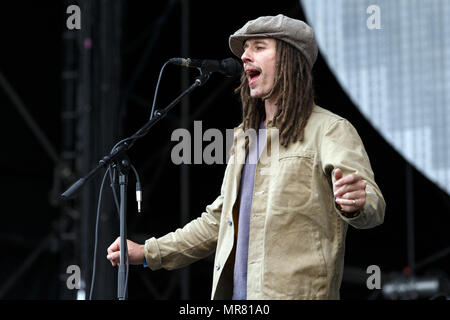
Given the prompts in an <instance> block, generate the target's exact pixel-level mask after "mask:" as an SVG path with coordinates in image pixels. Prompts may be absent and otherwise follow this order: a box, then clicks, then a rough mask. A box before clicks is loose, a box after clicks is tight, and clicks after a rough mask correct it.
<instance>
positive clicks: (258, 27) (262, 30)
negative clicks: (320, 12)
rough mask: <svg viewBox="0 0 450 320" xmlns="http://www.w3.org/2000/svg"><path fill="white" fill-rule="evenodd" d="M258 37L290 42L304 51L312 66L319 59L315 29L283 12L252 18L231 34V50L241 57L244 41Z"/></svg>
mask: <svg viewBox="0 0 450 320" xmlns="http://www.w3.org/2000/svg"><path fill="white" fill-rule="evenodd" d="M258 37H270V38H275V39H279V40H282V41H285V42H287V43H289V44H290V45H292V46H293V47H294V48H297V49H298V50H299V51H300V52H302V53H303V55H304V56H305V57H306V59H307V60H308V63H309V65H310V67H311V68H312V66H313V65H314V62H315V61H316V59H317V53H318V48H317V43H316V40H315V37H314V30H313V29H312V28H311V27H310V26H309V25H307V24H306V23H305V22H303V21H301V20H297V19H292V18H289V17H286V16H284V15H282V14H279V15H276V16H265V17H259V18H257V19H255V20H250V21H248V22H247V23H246V24H245V25H244V26H243V27H242V28H241V29H239V30H238V31H236V32H235V33H234V34H232V35H231V36H230V39H229V45H230V49H231V52H233V54H235V55H236V56H237V57H238V58H240V57H241V56H242V54H243V53H244V42H245V41H246V40H247V39H250V38H258Z"/></svg>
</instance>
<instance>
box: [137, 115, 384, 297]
mask: <svg viewBox="0 0 450 320" xmlns="http://www.w3.org/2000/svg"><path fill="white" fill-rule="evenodd" d="M267 130H268V131H267V134H266V145H265V147H264V150H263V151H262V154H261V157H260V159H259V160H258V163H257V167H256V172H255V181H254V191H253V202H252V207H251V215H250V234H249V248H248V280H247V298H248V299H339V288H340V284H341V280H342V274H343V266H344V250H345V235H346V231H347V227H348V225H349V224H350V225H352V226H353V227H355V228H358V229H364V228H372V227H375V226H377V225H379V224H381V223H382V222H383V220H384V212H385V201H384V199H383V196H382V194H381V192H380V189H379V188H378V186H377V184H376V183H375V180H374V174H373V172H372V169H371V165H370V162H369V158H368V156H367V153H366V151H365V149H364V146H363V143H362V141H361V139H360V137H359V135H358V133H357V132H356V130H355V129H354V127H353V126H352V125H351V124H350V123H349V122H348V121H347V120H345V119H343V118H341V117H339V116H337V115H335V114H333V113H331V112H329V111H327V110H325V109H323V108H320V107H318V106H314V108H313V112H312V115H311V117H310V118H309V120H308V123H307V126H306V128H305V135H304V141H303V142H296V143H292V144H290V145H289V146H288V147H287V148H284V147H282V146H279V143H278V142H276V143H274V144H273V143H272V142H274V141H276V138H277V135H276V133H274V132H276V131H277V129H276V128H274V127H271V126H270V125H269V126H268V128H267ZM244 135H245V134H244V132H243V130H242V129H241V128H240V127H238V128H235V144H234V145H235V149H234V150H243V149H245V148H243V145H244V143H245V142H244V141H245V140H244V139H242V137H243V136H244ZM273 146H275V147H274V148H273ZM276 146H278V149H277V148H276ZM272 148H273V149H272ZM269 150H270V152H268V151H269ZM244 162H245V152H244V156H242V154H239V152H235V153H233V155H232V156H231V157H230V158H229V161H228V164H227V167H226V170H225V175H224V179H223V183H222V188H221V192H220V195H219V197H218V198H217V199H216V200H215V201H214V202H213V203H212V204H210V205H208V206H207V207H206V210H205V212H204V213H203V214H202V215H201V216H200V217H199V218H197V219H195V220H193V221H191V222H190V223H188V224H187V225H186V226H184V227H183V228H180V229H178V230H176V231H175V232H171V233H169V234H167V235H165V236H163V237H160V238H159V239H156V238H154V237H153V238H151V239H148V240H147V241H146V242H145V258H146V261H147V264H148V265H149V267H150V268H151V269H152V270H157V269H160V268H165V269H168V270H171V269H176V268H181V267H184V266H186V265H188V264H190V263H192V262H194V261H197V260H199V259H202V258H204V257H206V256H208V255H210V254H211V253H213V252H214V251H215V252H216V253H215V262H214V270H213V272H214V275H213V283H212V293H211V298H212V299H231V296H232V290H233V266H234V252H235V244H236V236H237V222H238V216H237V215H238V212H239V203H238V201H237V199H238V194H239V184H240V177H241V171H242V167H243V164H244ZM335 168H340V169H341V170H342V171H343V173H344V175H347V174H350V173H357V174H359V175H360V176H361V177H362V178H363V180H364V181H365V182H366V183H367V186H366V203H365V205H364V207H363V208H362V210H361V213H360V214H359V215H358V216H357V217H356V218H352V219H348V218H345V217H344V216H342V215H341V214H340V212H339V211H338V210H337V208H336V205H335V201H334V195H333V187H332V183H334V179H333V178H332V177H333V175H332V173H333V170H334V169H335Z"/></svg>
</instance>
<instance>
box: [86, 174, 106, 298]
mask: <svg viewBox="0 0 450 320" xmlns="http://www.w3.org/2000/svg"><path fill="white" fill-rule="evenodd" d="M109 171H110V167H108V169H107V170H106V172H105V174H104V175H103V179H102V184H101V185H100V192H99V196H98V204H97V218H96V221H95V243H94V264H93V267H92V280H91V290H90V293H89V300H92V293H93V291H94V284H95V269H96V267H97V246H98V225H99V224H98V221H99V217H100V207H101V203H102V194H103V186H104V185H105V179H106V176H107V174H108V172H109Z"/></svg>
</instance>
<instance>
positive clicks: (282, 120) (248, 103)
mask: <svg viewBox="0 0 450 320" xmlns="http://www.w3.org/2000/svg"><path fill="white" fill-rule="evenodd" d="M276 42H277V44H276V45H277V48H276V66H275V69H276V71H275V72H276V74H275V80H274V85H273V87H272V89H271V91H270V92H269V93H268V94H267V95H266V96H265V97H263V98H252V97H251V96H250V88H249V85H248V80H247V77H246V74H245V73H243V74H242V76H241V84H240V86H239V87H238V88H236V89H235V93H240V98H241V102H242V122H243V130H244V132H245V131H246V130H248V129H250V128H252V129H254V130H258V129H259V124H260V123H261V122H262V121H263V120H264V117H265V109H264V100H265V99H268V98H270V97H272V96H278V98H277V99H276V101H275V104H276V105H277V111H276V113H275V115H274V118H273V120H272V121H271V123H272V125H273V126H274V127H276V128H277V129H278V130H279V133H280V137H279V141H280V144H281V145H282V146H284V147H287V146H288V145H289V144H290V143H291V142H295V141H303V139H304V129H305V126H306V123H307V121H308V119H309V117H310V115H311V112H312V108H313V104H314V88H313V81H312V73H311V68H310V66H309V64H308V62H307V60H306V58H305V57H304V55H303V54H302V53H301V52H300V51H299V50H297V49H295V48H294V47H293V46H291V45H290V44H288V43H286V42H284V41H281V40H276ZM246 147H247V146H246Z"/></svg>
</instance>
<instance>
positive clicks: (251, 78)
mask: <svg viewBox="0 0 450 320" xmlns="http://www.w3.org/2000/svg"><path fill="white" fill-rule="evenodd" d="M260 75H261V71H259V70H256V69H249V70H247V77H248V83H249V85H252V84H253V83H254V82H255V81H256V80H257V79H258V78H259V76H260Z"/></svg>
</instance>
